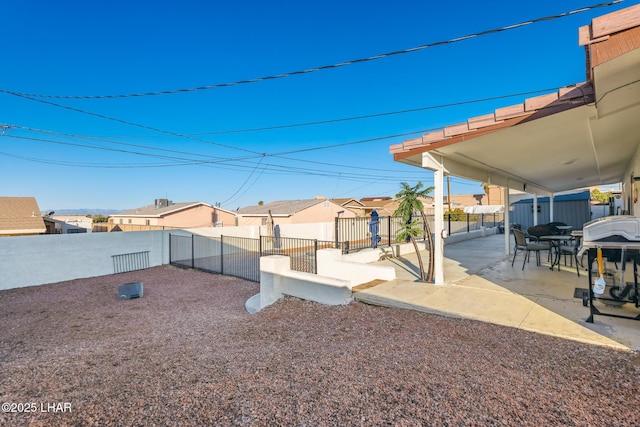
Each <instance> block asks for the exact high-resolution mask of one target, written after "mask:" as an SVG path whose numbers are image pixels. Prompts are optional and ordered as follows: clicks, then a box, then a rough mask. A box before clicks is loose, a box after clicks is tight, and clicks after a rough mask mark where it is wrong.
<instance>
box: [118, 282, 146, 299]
mask: <svg viewBox="0 0 640 427" xmlns="http://www.w3.org/2000/svg"><path fill="white" fill-rule="evenodd" d="M143 291H144V287H143V283H142V282H135V283H125V284H124V285H120V286H118V299H133V298H142V293H143Z"/></svg>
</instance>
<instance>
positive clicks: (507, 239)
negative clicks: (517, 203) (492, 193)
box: [504, 183, 511, 255]
mask: <svg viewBox="0 0 640 427" xmlns="http://www.w3.org/2000/svg"><path fill="white" fill-rule="evenodd" d="M509 207H510V202H509V184H508V183H507V185H506V186H505V187H504V253H505V255H511V246H510V245H511V211H510V210H509Z"/></svg>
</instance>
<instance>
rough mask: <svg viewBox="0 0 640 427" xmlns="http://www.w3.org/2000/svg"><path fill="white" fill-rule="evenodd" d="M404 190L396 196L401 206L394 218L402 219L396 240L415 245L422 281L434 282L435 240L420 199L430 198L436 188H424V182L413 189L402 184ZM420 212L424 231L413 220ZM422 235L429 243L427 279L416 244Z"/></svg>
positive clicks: (404, 183)
mask: <svg viewBox="0 0 640 427" xmlns="http://www.w3.org/2000/svg"><path fill="white" fill-rule="evenodd" d="M400 185H401V186H402V190H401V191H400V192H399V193H398V194H396V198H397V199H399V201H400V204H399V205H398V209H396V211H395V212H394V214H393V216H394V217H399V218H402V228H401V229H400V231H399V232H398V235H397V236H396V239H398V240H399V241H403V240H406V239H407V238H408V239H409V240H411V243H413V247H414V249H415V251H416V255H417V256H418V263H419V264H420V279H421V280H422V281H423V282H424V281H427V282H431V281H433V267H434V262H435V261H434V254H433V238H432V236H431V228H430V227H429V223H428V221H427V217H426V215H425V214H424V210H423V209H424V205H423V204H422V201H421V200H420V197H428V196H429V195H430V194H431V192H432V191H433V189H434V187H426V188H424V189H423V188H422V182H420V181H418V183H417V184H416V185H414V186H413V187H411V186H410V185H409V184H407V183H406V182H401V183H400ZM416 211H418V212H420V215H421V216H422V223H423V229H422V230H420V228H419V227H418V221H415V220H413V213H414V212H416ZM421 233H424V234H425V235H426V236H427V242H428V246H429V269H428V272H427V275H426V278H425V273H424V265H423V263H422V258H421V257H420V251H419V250H418V245H417V243H416V239H415V238H416V237H417V236H419V235H420V234H421Z"/></svg>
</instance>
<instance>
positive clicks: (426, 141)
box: [390, 5, 640, 194]
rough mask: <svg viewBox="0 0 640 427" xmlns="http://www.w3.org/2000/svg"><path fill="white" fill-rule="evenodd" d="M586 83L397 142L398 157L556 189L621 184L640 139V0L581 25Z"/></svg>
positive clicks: (519, 185)
mask: <svg viewBox="0 0 640 427" xmlns="http://www.w3.org/2000/svg"><path fill="white" fill-rule="evenodd" d="M579 38H580V45H583V46H585V51H586V56H587V81H586V82H583V83H578V84H575V85H572V86H569V87H563V88H560V89H559V90H558V91H557V92H555V93H551V94H547V95H543V96H538V97H535V98H530V99H527V100H525V101H524V103H522V104H517V105H511V106H507V107H504V108H500V109H497V110H495V111H494V112H493V113H491V114H488V115H484V116H480V117H473V118H470V119H468V120H467V122H465V123H461V124H456V125H452V126H448V127H446V128H444V129H442V130H441V131H437V132H432V133H428V134H425V135H423V136H422V137H420V138H415V139H411V140H407V141H404V142H403V143H401V144H396V145H393V146H391V147H390V152H391V153H392V154H393V156H394V160H395V161H398V162H402V163H406V164H410V165H414V166H417V167H427V168H429V165H428V164H427V162H425V160H424V155H425V153H428V154H430V155H431V157H432V158H433V159H435V160H436V161H437V162H439V163H440V164H441V165H442V166H443V168H444V172H445V174H449V175H455V176H459V177H462V178H467V179H472V180H477V181H481V182H486V183H491V184H496V185H500V186H503V187H508V188H514V189H518V190H522V191H526V192H528V193H537V194H550V193H555V192H560V191H565V190H573V189H576V188H580V187H587V186H592V185H601V184H611V183H617V182H622V181H623V179H624V176H625V172H626V171H628V169H629V168H630V166H631V163H630V162H631V159H632V158H633V156H634V155H635V153H636V151H637V149H638V146H639V145H640V5H637V6H633V7H630V8H627V9H623V10H620V11H618V12H614V13H612V14H608V15H605V16H602V17H599V18H596V19H594V20H593V21H592V24H591V25H589V26H586V27H583V28H581V29H580V30H579Z"/></svg>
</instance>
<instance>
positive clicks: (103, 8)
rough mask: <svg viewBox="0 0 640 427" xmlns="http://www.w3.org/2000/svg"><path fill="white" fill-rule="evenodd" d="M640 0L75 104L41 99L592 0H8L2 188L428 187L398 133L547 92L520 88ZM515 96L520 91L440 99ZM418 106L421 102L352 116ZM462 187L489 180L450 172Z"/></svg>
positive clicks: (559, 77)
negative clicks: (583, 31) (396, 149)
mask: <svg viewBox="0 0 640 427" xmlns="http://www.w3.org/2000/svg"><path fill="white" fill-rule="evenodd" d="M637 3H638V2H637V1H624V2H622V3H619V4H616V5H613V6H610V7H601V8H596V9H594V10H590V11H586V12H583V13H577V14H574V15H572V16H569V17H564V18H561V19H556V20H549V21H544V22H539V23H536V24H532V25H529V26H525V27H522V28H518V29H514V30H510V31H506V32H500V33H496V34H490V35H485V36H481V37H477V38H473V39H470V40H466V41H461V42H458V43H453V44H447V45H441V46H435V47H431V48H427V49H423V50H419V51H415V52H411V53H407V54H402V55H393V56H388V57H385V58H382V59H378V60H375V61H368V62H362V63H356V64H353V65H347V66H343V67H338V68H330V69H326V70H322V71H318V72H313V73H306V74H303V75H294V76H291V77H285V78H279V79H270V80H263V81H258V82H255V83H250V84H239V85H233V86H228V87H217V88H213V89H209V90H196V91H189V92H183V93H174V94H166V95H157V96H135V97H123V98H107V99H104V98H98V99H95V98H89V99H86V98H85V99H68V98H42V97H40V96H39V95H74V96H87V95H121V94H140V93H150V92H160V91H170V90H177V89H188V88H196V87H203V86H209V85H219V84H224V83H231V82H237V81H242V80H248V79H256V78H261V77H266V76H273V75H279V74H283V73H288V72H293V71H299V70H306V69H311V68H314V67H319V66H325V65H331V64H338V63H342V62H344V61H350V60H354V59H359V58H367V57H370V56H374V55H378V54H382V53H387V52H393V51H400V50H404V49H409V48H412V47H416V46H421V45H425V44H429V43H434V42H438V41H446V40H450V39H454V38H456V37H460V36H464V35H468V34H473V33H477V32H481V31H486V30H492V29H497V28H502V27H504V26H508V25H512V24H516V23H520V22H523V21H527V20H532V19H536V18H542V17H545V16H551V15H556V14H560V13H563V12H569V11H573V10H576V9H581V8H584V7H588V6H592V5H595V4H597V2H595V1H593V2H589V1H586V0H583V1H573V0H569V1H563V2H550V1H541V2H524V1H513V0H510V1H502V0H497V1H492V2H476V1H449V2H426V1H403V0H396V1H394V2H389V1H375V0H370V1H366V2H365V1H346V2H345V1H331V0H329V1H322V2H316V1H306V2H300V1H295V2H294V1H274V2H262V1H235V2H219V1H190V0H185V1H181V2H168V1H135V2H131V1H117V0H116V1H92V2H80V1H65V2H50V1H44V0H43V1H30V0H25V1H20V2H3V6H2V9H3V11H2V14H3V17H4V19H3V24H2V26H0V39H2V40H3V47H2V55H3V65H2V67H0V90H2V91H3V92H0V124H2V125H4V126H5V128H4V132H3V133H2V135H1V138H0V180H1V182H2V190H1V191H0V195H4V196H34V197H36V199H37V200H38V203H39V205H40V208H41V209H42V210H55V209H73V208H78V209H80V208H93V209H96V208H98V209H129V208H135V207H139V206H144V205H147V204H151V203H152V202H153V200H154V199H156V198H164V197H168V198H169V199H171V200H173V201H174V202H184V201H203V202H206V203H211V204H214V203H221V205H222V207H224V208H227V209H231V210H234V209H236V208H237V207H243V206H248V205H254V204H257V203H258V202H259V201H264V202H265V203H268V202H271V201H275V200H283V199H308V198H313V197H314V196H318V195H322V196H326V197H331V198H335V197H354V198H361V197H369V196H381V195H388V196H393V195H395V193H397V192H398V190H399V188H400V185H399V183H400V182H401V181H405V182H409V183H410V184H413V183H415V182H417V181H418V180H421V181H423V182H424V183H425V184H427V185H431V184H432V183H433V174H432V173H430V172H428V171H424V170H420V169H418V168H412V167H409V166H406V165H402V164H398V163H395V162H394V161H393V158H392V156H391V155H390V154H389V146H390V145H392V144H396V143H400V142H402V141H403V140H405V139H409V138H413V137H417V136H419V135H421V134H422V133H425V132H426V131H429V130H433V129H437V128H441V127H443V126H447V125H450V124H456V123H459V122H463V121H465V120H466V119H467V118H469V117H473V116H477V115H482V114H487V113H490V112H492V111H493V110H494V109H495V108H499V107H502V106H506V105H511V104H515V103H519V102H522V101H523V100H524V99H525V98H527V97H530V96H534V95H535V94H530V95H522V94H523V93H527V92H534V91H542V90H545V89H554V88H558V87H562V86H566V85H569V84H573V83H578V82H582V81H584V80H585V55H584V50H583V48H582V47H580V46H578V28H579V27H580V26H583V25H587V24H589V23H590V22H591V19H593V18H594V17H597V16H600V15H604V14H607V13H611V12H613V11H615V10H619V9H622V8H625V7H629V6H632V5H634V4H637ZM7 92H14V93H21V94H36V95H38V96H35V97H30V98H31V99H30V98H29V97H25V96H15V95H11V94H9V93H7ZM542 93H547V92H540V94H542ZM518 94H520V95H518ZM506 95H514V96H511V97H507V98H503V99H499V100H493V101H485V102H473V103H465V104H463V105H459V106H455V107H447V108H430V109H427V107H436V106H442V105H445V104H455V103H463V102H466V101H477V100H482V99H487V98H495V97H501V96H506ZM54 104H55V105H54ZM412 109H422V110H420V111H415V112H410V113H403V114H389V115H382V116H376V117H370V118H363V119H357V120H342V119H349V118H353V117H360V116H370V115H379V114H382V113H393V112H399V111H405V110H412ZM336 120H337V121H336ZM325 121H331V122H330V123H322V124H315V125H308V124H309V123H315V122H325ZM303 124H307V125H303ZM264 128H268V129H264ZM258 129H259V130H258ZM451 191H452V193H453V194H468V193H480V192H481V191H482V187H481V184H480V183H475V182H469V181H463V180H461V179H458V178H453V179H452V188H451Z"/></svg>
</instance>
